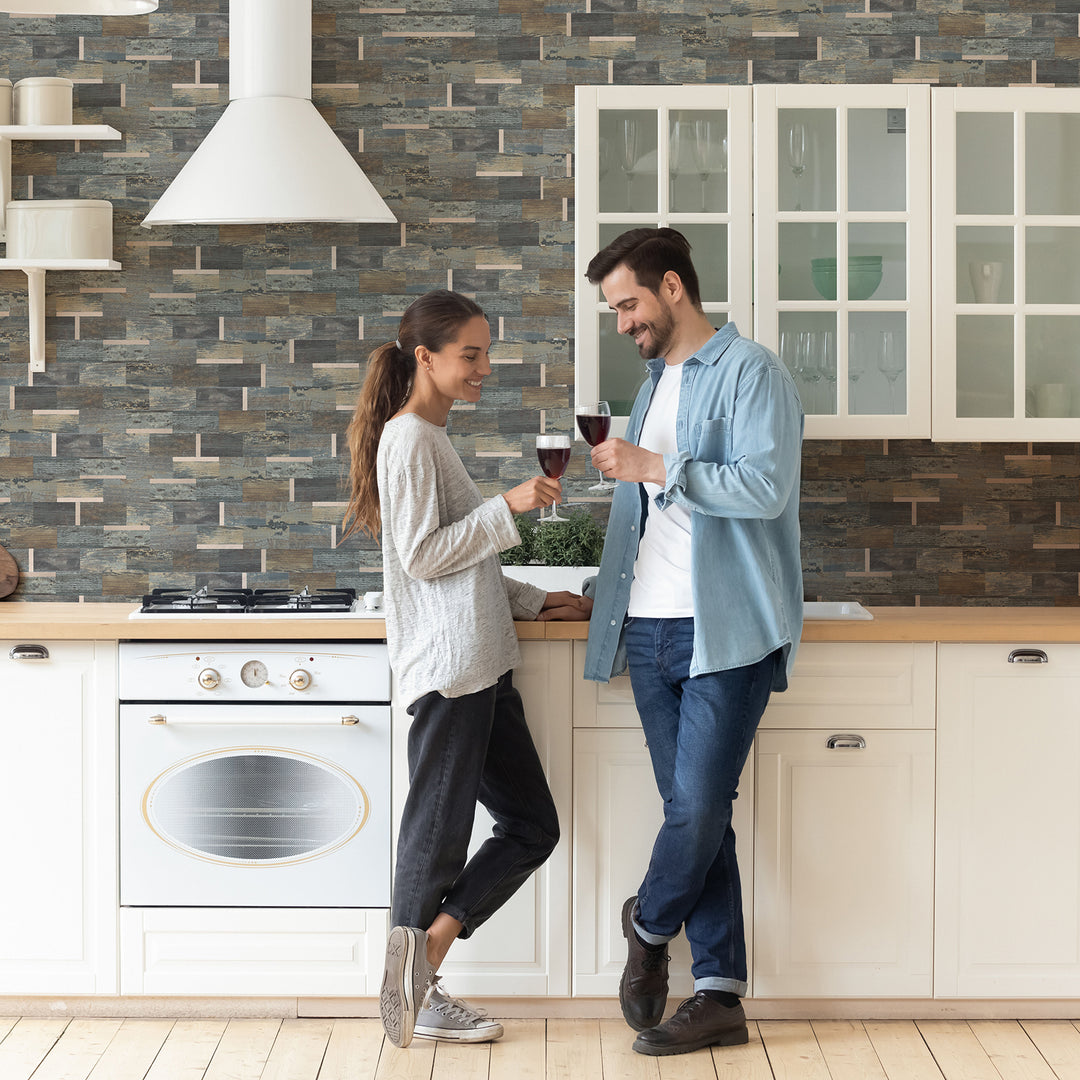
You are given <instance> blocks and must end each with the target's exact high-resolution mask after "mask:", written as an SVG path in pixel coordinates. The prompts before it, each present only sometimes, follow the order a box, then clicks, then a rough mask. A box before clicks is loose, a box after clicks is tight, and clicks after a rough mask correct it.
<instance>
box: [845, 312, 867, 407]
mask: <svg viewBox="0 0 1080 1080" xmlns="http://www.w3.org/2000/svg"><path fill="white" fill-rule="evenodd" d="M863 337H864V335H863V332H862V331H861V330H849V331H848V355H847V377H848V384H849V385H848V415H849V416H855V415H856V414H857V413H858V411H859V409H858V406H857V405H856V403H855V386H856V384H857V383H858V381H859V379H860V378H861V377H862V375H863V373H864V372H865V371H866V353H865V351H864V350H865V348H866V346H865V345H864V343H863Z"/></svg>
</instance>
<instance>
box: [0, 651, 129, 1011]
mask: <svg viewBox="0 0 1080 1080" xmlns="http://www.w3.org/2000/svg"><path fill="white" fill-rule="evenodd" d="M0 650H2V652H0V663H2V664H3V666H4V675H5V679H4V689H5V701H4V707H3V710H2V711H0V732H2V746H3V752H2V753H0V819H2V820H3V822H4V835H5V836H6V837H7V839H6V840H5V841H4V856H5V874H4V881H5V887H4V889H3V890H2V891H0V992H4V993H18V994H114V993H116V990H117V971H116V968H117V964H116V956H117V931H116V910H117V891H116V869H117V868H116V645H115V643H113V642H104V641H98V642H92V641H88V642H79V641H42V642H31V643H24V642H18V641H5V642H2V643H0Z"/></svg>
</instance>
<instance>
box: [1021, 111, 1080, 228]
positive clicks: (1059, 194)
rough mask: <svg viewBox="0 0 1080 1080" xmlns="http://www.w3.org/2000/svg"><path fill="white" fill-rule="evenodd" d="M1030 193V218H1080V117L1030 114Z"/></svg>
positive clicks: (1028, 132)
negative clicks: (1061, 215) (1079, 216)
mask: <svg viewBox="0 0 1080 1080" xmlns="http://www.w3.org/2000/svg"><path fill="white" fill-rule="evenodd" d="M1025 151H1026V158H1025V164H1026V177H1027V184H1026V192H1027V212H1028V213H1029V214H1080V184H1078V183H1077V178H1078V177H1080V116H1077V115H1075V114H1074V113H1029V114H1028V116H1027V146H1026V147H1025Z"/></svg>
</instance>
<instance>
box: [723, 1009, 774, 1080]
mask: <svg viewBox="0 0 1080 1080" xmlns="http://www.w3.org/2000/svg"><path fill="white" fill-rule="evenodd" d="M746 1028H747V1034H748V1035H749V1036H750V1040H749V1042H747V1043H746V1045H745V1046H714V1047H713V1048H712V1059H713V1065H714V1066H715V1067H716V1075H717V1076H718V1077H719V1080H772V1068H771V1067H770V1065H769V1057H768V1055H767V1054H766V1053H765V1047H764V1045H763V1044H762V1042H761V1032H760V1031H758V1026H757V1024H756V1023H755V1022H754V1021H753V1020H751V1021H750V1022H749V1023H748V1024H747V1025H746Z"/></svg>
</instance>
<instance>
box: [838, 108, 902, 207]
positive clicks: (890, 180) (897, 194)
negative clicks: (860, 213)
mask: <svg viewBox="0 0 1080 1080" xmlns="http://www.w3.org/2000/svg"><path fill="white" fill-rule="evenodd" d="M847 116H848V209H850V210H906V209H907V130H906V129H907V111H906V110H905V109H849V110H848V114H847Z"/></svg>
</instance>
